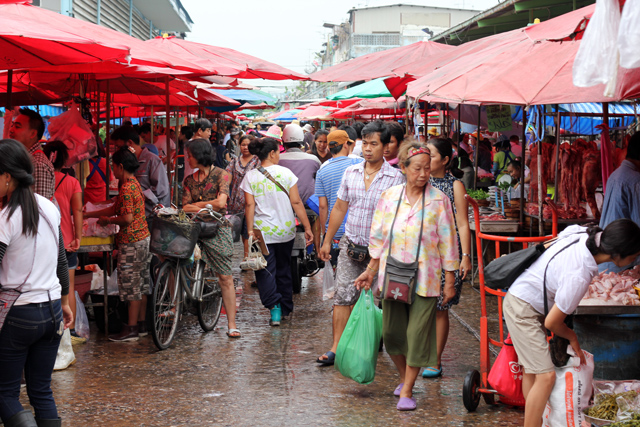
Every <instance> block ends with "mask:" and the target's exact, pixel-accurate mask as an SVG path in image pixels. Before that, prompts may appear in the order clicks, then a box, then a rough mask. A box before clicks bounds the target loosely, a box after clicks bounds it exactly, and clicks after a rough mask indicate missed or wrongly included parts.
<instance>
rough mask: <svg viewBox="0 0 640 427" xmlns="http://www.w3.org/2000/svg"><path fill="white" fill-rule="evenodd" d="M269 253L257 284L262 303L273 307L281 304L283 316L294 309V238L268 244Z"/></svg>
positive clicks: (258, 276)
mask: <svg viewBox="0 0 640 427" xmlns="http://www.w3.org/2000/svg"><path fill="white" fill-rule="evenodd" d="M267 248H268V249H269V255H267V256H265V258H266V260H267V267H266V268H265V269H263V270H258V271H256V272H255V274H256V284H257V285H258V291H259V292H260V300H261V301H262V305H264V306H265V307H266V308H268V309H271V308H273V306H274V305H276V304H280V307H281V309H282V316H288V315H289V313H291V312H292V311H293V280H292V279H291V251H292V250H293V240H290V241H288V242H285V243H272V244H268V245H267Z"/></svg>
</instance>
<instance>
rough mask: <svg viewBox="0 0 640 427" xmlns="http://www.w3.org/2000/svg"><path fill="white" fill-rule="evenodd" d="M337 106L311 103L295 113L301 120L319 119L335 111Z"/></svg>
mask: <svg viewBox="0 0 640 427" xmlns="http://www.w3.org/2000/svg"><path fill="white" fill-rule="evenodd" d="M336 110H337V108H333V107H322V106H320V105H312V106H309V107H307V108H305V109H304V110H302V111H300V112H299V113H298V114H296V117H297V118H298V119H301V120H321V119H326V118H328V117H327V116H328V115H329V114H330V113H331V112H332V111H336Z"/></svg>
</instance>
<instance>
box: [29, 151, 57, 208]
mask: <svg viewBox="0 0 640 427" xmlns="http://www.w3.org/2000/svg"><path fill="white" fill-rule="evenodd" d="M29 154H31V161H32V162H33V180H34V181H35V184H34V186H33V191H34V193H36V194H39V195H41V196H42V197H44V198H45V199H48V200H53V195H54V193H55V191H56V178H55V175H54V170H53V165H52V164H51V162H50V161H49V159H48V158H47V156H46V155H45V154H44V152H43V151H42V145H40V143H39V142H36V143H35V144H33V145H32V146H31V148H30V149H29Z"/></svg>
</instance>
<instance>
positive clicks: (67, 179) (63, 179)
mask: <svg viewBox="0 0 640 427" xmlns="http://www.w3.org/2000/svg"><path fill="white" fill-rule="evenodd" d="M55 177H56V193H55V196H56V201H57V202H58V206H60V228H61V229H62V238H63V239H64V246H65V248H68V247H69V244H70V243H71V241H72V240H73V239H74V238H75V231H74V230H73V222H72V221H71V216H72V215H71V198H72V197H73V195H74V194H76V193H82V189H81V188H80V183H79V182H78V180H77V179H75V178H74V177H72V176H70V175H66V174H64V173H62V172H58V171H56V173H55ZM78 237H81V236H78Z"/></svg>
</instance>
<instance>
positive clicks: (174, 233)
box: [149, 216, 200, 259]
mask: <svg viewBox="0 0 640 427" xmlns="http://www.w3.org/2000/svg"><path fill="white" fill-rule="evenodd" d="M199 233H200V224H198V223H197V222H193V221H178V220H176V219H174V218H173V217H161V216H155V217H154V218H153V222H152V223H151V243H150V244H149V251H150V252H152V253H154V254H157V255H164V256H168V257H173V258H180V259H187V258H189V257H191V255H192V254H193V250H194V249H195V247H196V243H197V241H198V234H199Z"/></svg>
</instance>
